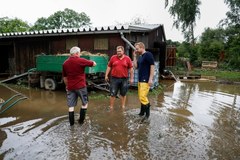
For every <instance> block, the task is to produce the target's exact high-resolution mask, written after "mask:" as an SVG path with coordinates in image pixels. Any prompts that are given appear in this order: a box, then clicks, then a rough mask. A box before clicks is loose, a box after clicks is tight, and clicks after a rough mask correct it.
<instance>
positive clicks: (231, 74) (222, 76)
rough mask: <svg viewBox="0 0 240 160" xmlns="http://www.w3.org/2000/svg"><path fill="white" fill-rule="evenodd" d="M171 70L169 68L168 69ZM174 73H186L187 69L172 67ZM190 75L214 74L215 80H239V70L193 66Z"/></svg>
mask: <svg viewBox="0 0 240 160" xmlns="http://www.w3.org/2000/svg"><path fill="white" fill-rule="evenodd" d="M170 70H171V69H170ZM173 73H174V74H175V75H186V74H187V71H186V70H184V69H182V70H181V69H175V68H174V69H173ZM190 74H192V75H201V76H215V77H216V79H217V80H224V81H231V82H240V72H239V71H226V70H218V69H211V70H210V69H208V70H207V69H200V68H195V69H194V70H192V71H191V72H190Z"/></svg>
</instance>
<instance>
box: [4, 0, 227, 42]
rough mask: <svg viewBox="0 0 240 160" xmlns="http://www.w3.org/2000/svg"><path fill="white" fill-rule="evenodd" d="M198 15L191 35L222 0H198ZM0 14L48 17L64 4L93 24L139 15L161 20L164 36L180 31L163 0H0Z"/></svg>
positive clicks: (212, 20)
mask: <svg viewBox="0 0 240 160" xmlns="http://www.w3.org/2000/svg"><path fill="white" fill-rule="evenodd" d="M201 1H202V4H201V6H200V12H201V17H200V19H199V20H197V26H196V28H195V36H196V37H197V36H200V35H201V33H202V32H203V31H204V28H206V27H210V28H216V26H217V24H218V22H219V21H220V20H221V19H223V18H225V17H226V16H225V14H226V12H227V11H228V8H227V6H226V5H225V4H224V0H201ZM0 2H1V5H0V17H5V16H8V17H9V18H14V17H17V18H20V19H22V20H24V21H27V22H28V23H31V24H34V22H35V21H36V20H37V19H38V18H40V17H45V18H47V17H49V16H50V15H51V14H53V13H54V12H56V11H59V10H62V11H63V10H64V9H65V8H69V9H72V10H74V11H76V12H79V13H80V12H85V13H86V14H87V15H88V16H89V17H90V19H91V22H92V25H93V26H94V27H98V26H108V25H116V24H117V22H119V23H124V22H130V21H131V20H132V19H133V18H134V17H141V18H143V19H145V20H146V22H147V23H152V24H163V25H164V29H165V34H166V38H167V39H172V40H174V41H182V40H183V35H182V34H181V32H180V31H178V30H176V29H175V28H173V27H172V24H173V18H172V17H171V16H170V15H169V13H168V10H167V9H165V8H164V3H165V0H0Z"/></svg>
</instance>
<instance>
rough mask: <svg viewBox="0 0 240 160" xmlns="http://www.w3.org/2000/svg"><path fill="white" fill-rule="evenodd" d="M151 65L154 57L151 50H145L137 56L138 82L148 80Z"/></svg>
mask: <svg viewBox="0 0 240 160" xmlns="http://www.w3.org/2000/svg"><path fill="white" fill-rule="evenodd" d="M151 65H154V58H153V55H152V53H151V52H149V51H146V52H145V53H144V54H142V55H141V56H139V58H138V62H137V66H138V81H139V82H146V83H147V82H148V80H149V76H150V68H151V67H150V66H151Z"/></svg>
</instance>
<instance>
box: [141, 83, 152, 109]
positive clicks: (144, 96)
mask: <svg viewBox="0 0 240 160" xmlns="http://www.w3.org/2000/svg"><path fill="white" fill-rule="evenodd" d="M149 90H150V86H149V84H148V83H145V82H138V98H139V100H140V102H141V103H142V104H143V105H146V104H148V103H149V101H148V98H147V95H148V92H149Z"/></svg>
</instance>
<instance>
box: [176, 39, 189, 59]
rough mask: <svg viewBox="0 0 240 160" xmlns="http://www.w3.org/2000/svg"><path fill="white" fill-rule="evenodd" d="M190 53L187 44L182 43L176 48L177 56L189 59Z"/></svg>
mask: <svg viewBox="0 0 240 160" xmlns="http://www.w3.org/2000/svg"><path fill="white" fill-rule="evenodd" d="M190 53H191V45H190V44H189V43H188V42H183V43H182V44H181V45H179V46H178V47H177V56H178V57H185V58H189V56H190Z"/></svg>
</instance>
